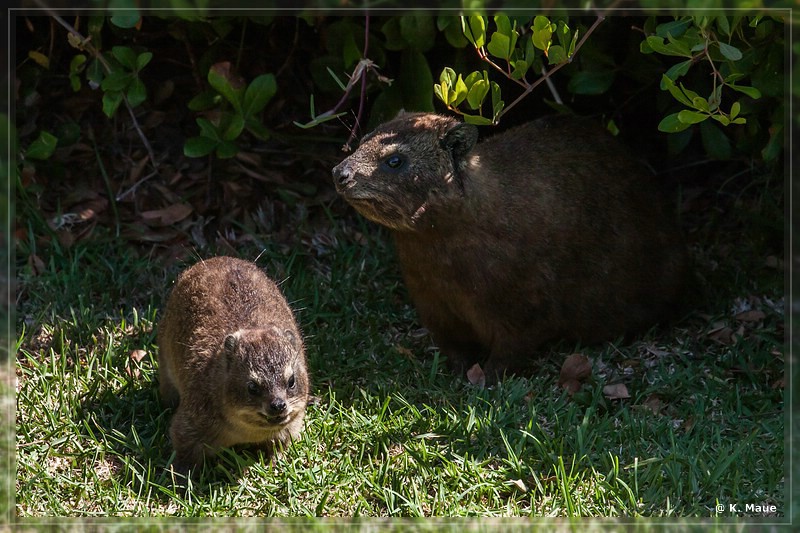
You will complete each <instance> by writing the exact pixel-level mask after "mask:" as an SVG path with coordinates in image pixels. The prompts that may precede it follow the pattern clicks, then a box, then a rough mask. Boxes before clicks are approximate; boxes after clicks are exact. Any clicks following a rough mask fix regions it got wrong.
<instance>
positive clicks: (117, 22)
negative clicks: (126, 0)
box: [111, 11, 142, 29]
mask: <svg viewBox="0 0 800 533" xmlns="http://www.w3.org/2000/svg"><path fill="white" fill-rule="evenodd" d="M141 18H142V16H141V15H140V14H139V12H138V11H133V12H129V11H124V12H120V13H117V14H115V15H112V16H111V24H113V25H114V26H116V27H117V28H124V29H129V28H135V27H136V25H137V24H139V20H141Z"/></svg>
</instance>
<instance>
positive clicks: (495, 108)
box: [490, 82, 506, 123]
mask: <svg viewBox="0 0 800 533" xmlns="http://www.w3.org/2000/svg"><path fill="white" fill-rule="evenodd" d="M490 90H491V92H492V122H493V123H494V122H495V121H496V120H497V116H498V115H499V114H500V112H501V111H502V110H503V107H505V105H506V104H505V102H503V100H502V98H501V93H500V86H499V85H498V84H497V83H496V82H491V84H490Z"/></svg>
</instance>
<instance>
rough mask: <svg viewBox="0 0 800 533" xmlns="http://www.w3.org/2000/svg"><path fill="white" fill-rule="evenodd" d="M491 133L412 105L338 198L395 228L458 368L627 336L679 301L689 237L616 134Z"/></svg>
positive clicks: (365, 148)
mask: <svg viewBox="0 0 800 533" xmlns="http://www.w3.org/2000/svg"><path fill="white" fill-rule="evenodd" d="M477 138H478V132H477V128H476V127H475V126H472V125H469V124H466V123H462V122H460V121H458V120H456V119H454V118H451V117H446V116H441V115H436V114H427V113H401V114H400V115H398V117H396V118H395V119H394V120H391V121H389V122H386V123H384V124H382V125H380V126H379V127H378V128H377V129H375V130H374V131H373V132H371V133H369V134H367V135H366V136H365V137H364V138H363V139H362V140H361V144H360V145H359V147H358V149H357V150H356V151H355V152H354V153H353V154H351V155H350V156H349V157H347V158H346V159H345V160H344V161H342V162H341V163H339V164H338V165H337V166H336V167H335V168H334V169H333V177H334V181H335V185H336V188H337V190H338V191H339V193H340V194H341V195H342V196H343V197H344V198H345V199H346V200H347V201H348V202H349V203H350V204H352V205H353V207H355V209H356V210H358V211H359V212H360V213H361V214H362V215H364V216H365V217H367V218H368V219H370V220H372V221H374V222H377V223H379V224H383V225H384V226H387V227H388V228H390V229H391V230H392V233H393V235H394V239H395V243H396V248H397V253H398V257H399V260H400V263H401V267H402V271H403V277H404V279H405V282H406V285H407V287H408V291H409V293H410V295H411V298H412V299H413V301H414V304H415V306H416V308H417V311H418V313H419V316H420V319H421V321H422V323H423V325H425V326H426V327H427V328H428V330H429V331H430V332H431V335H432V337H433V339H434V341H435V342H436V343H437V345H438V346H439V348H440V350H441V352H442V353H443V354H444V355H445V356H446V357H447V359H448V362H449V363H450V365H451V367H452V368H453V369H454V370H457V371H459V372H461V371H463V370H464V369H465V368H468V367H469V366H470V365H472V364H473V363H475V362H479V363H482V364H483V368H484V372H485V373H486V376H487V378H490V379H494V378H496V377H501V376H502V375H503V373H504V372H516V371H519V370H522V369H524V367H525V366H527V364H529V363H530V361H531V360H532V358H534V357H535V355H536V350H537V348H539V347H541V345H542V344H543V343H545V342H548V341H555V340H559V339H565V340H569V341H581V342H584V343H593V342H600V341H603V340H608V339H614V338H616V337H617V336H620V335H623V334H627V333H632V332H636V331H641V330H643V329H645V328H647V327H649V326H652V325H654V324H655V323H656V322H658V321H659V320H661V319H664V318H667V317H668V316H669V315H670V314H671V313H672V312H674V310H675V308H676V307H677V306H676V303H677V301H678V299H679V296H680V293H681V292H682V286H683V285H684V279H685V278H686V276H687V262H686V259H687V254H686V250H685V248H684V245H683V242H682V239H681V237H680V235H679V232H678V231H677V228H676V225H675V224H674V223H673V221H672V220H670V217H668V216H667V215H666V213H665V211H664V210H663V209H662V207H661V205H660V204H661V199H660V198H659V196H658V194H656V192H655V191H654V188H653V184H652V183H651V177H650V176H649V175H648V173H647V172H646V171H645V170H643V168H642V167H641V166H640V165H638V164H637V163H636V162H634V161H633V160H632V159H631V158H630V157H629V156H627V155H625V153H624V150H623V148H622V146H621V145H620V144H618V143H617V142H616V141H615V140H614V139H613V138H612V137H611V136H610V135H609V134H607V132H605V131H604V130H602V129H601V128H599V127H597V126H594V125H592V124H591V123H589V122H587V121H585V120H582V119H578V118H568V117H560V116H559V117H552V118H550V117H548V118H542V119H538V120H535V121H532V122H529V123H526V124H524V125H522V126H518V127H516V128H512V129H509V130H507V131H505V132H503V133H500V134H497V135H494V136H492V137H490V138H489V139H488V140H485V141H482V142H480V143H477V144H476V141H477ZM487 356H488V360H486V358H487Z"/></svg>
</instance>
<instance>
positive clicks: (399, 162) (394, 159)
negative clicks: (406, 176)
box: [384, 154, 405, 170]
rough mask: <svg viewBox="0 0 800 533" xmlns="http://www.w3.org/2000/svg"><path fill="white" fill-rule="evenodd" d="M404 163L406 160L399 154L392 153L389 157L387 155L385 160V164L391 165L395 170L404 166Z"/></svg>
mask: <svg viewBox="0 0 800 533" xmlns="http://www.w3.org/2000/svg"><path fill="white" fill-rule="evenodd" d="M403 163H405V160H404V159H403V158H402V157H400V156H399V155H397V154H395V155H390V156H389V157H387V158H386V159H385V160H384V164H385V165H386V166H387V167H389V168H391V169H395V170H397V169H398V168H400V167H402V166H403Z"/></svg>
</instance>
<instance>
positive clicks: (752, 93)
mask: <svg viewBox="0 0 800 533" xmlns="http://www.w3.org/2000/svg"><path fill="white" fill-rule="evenodd" d="M728 87H730V88H731V89H733V90H734V91H739V92H740V93H744V94H746V95H747V96H749V97H750V98H753V99H755V100H757V99H759V98H761V91H759V90H758V89H756V88H755V87H747V86H745V85H733V84H729V85H728Z"/></svg>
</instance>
